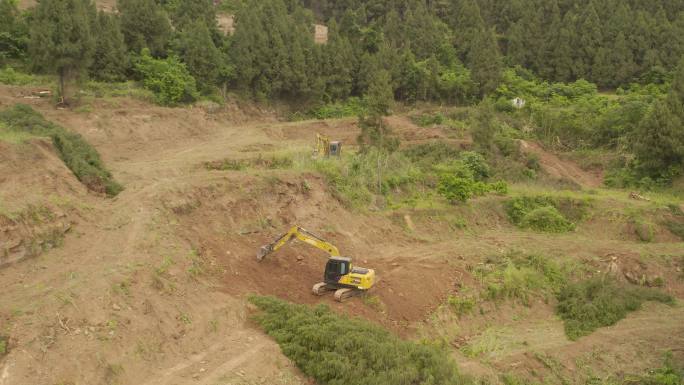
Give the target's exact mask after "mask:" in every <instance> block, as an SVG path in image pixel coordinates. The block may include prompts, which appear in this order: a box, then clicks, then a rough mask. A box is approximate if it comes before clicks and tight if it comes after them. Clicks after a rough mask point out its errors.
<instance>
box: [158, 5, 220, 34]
mask: <svg viewBox="0 0 684 385" xmlns="http://www.w3.org/2000/svg"><path fill="white" fill-rule="evenodd" d="M168 8H170V14H171V20H172V21H173V25H174V27H175V28H176V29H178V30H183V29H188V28H189V27H190V25H191V24H194V23H196V22H197V21H201V22H202V23H203V24H204V25H205V26H206V27H207V28H208V29H209V31H211V32H212V33H213V32H215V31H217V30H218V26H217V21H216V7H215V6H214V2H213V0H177V1H172V2H171V5H170V6H169V7H168Z"/></svg>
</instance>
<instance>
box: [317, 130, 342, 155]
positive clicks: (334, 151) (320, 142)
mask: <svg viewBox="0 0 684 385" xmlns="http://www.w3.org/2000/svg"><path fill="white" fill-rule="evenodd" d="M341 154H342V142H340V141H335V142H331V141H330V138H328V137H327V136H324V135H321V134H316V147H314V156H315V157H319V156H324V157H326V158H327V157H330V156H340V155H341Z"/></svg>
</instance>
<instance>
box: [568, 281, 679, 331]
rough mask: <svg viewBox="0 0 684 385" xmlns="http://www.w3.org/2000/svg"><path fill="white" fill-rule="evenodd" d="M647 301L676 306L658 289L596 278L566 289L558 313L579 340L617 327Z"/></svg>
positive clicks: (574, 284) (569, 285)
mask: <svg viewBox="0 0 684 385" xmlns="http://www.w3.org/2000/svg"><path fill="white" fill-rule="evenodd" d="M645 301H658V302H662V303H667V304H672V303H674V299H673V298H672V297H671V296H670V295H668V294H665V293H663V292H661V291H659V290H656V289H650V288H645V287H633V286H628V285H625V284H621V283H619V282H617V281H616V280H614V279H612V278H607V277H595V278H591V279H587V280H584V281H581V282H577V283H571V284H568V285H567V286H565V287H563V288H562V289H561V291H560V292H559V294H558V306H557V309H556V311H557V313H558V315H559V316H560V317H561V318H562V319H563V321H564V323H565V333H566V334H567V336H568V338H570V339H571V340H576V339H577V338H579V337H582V336H585V335H588V334H590V333H592V332H593V331H594V330H596V329H598V328H600V327H604V326H610V325H614V324H615V323H616V322H618V321H619V320H621V319H623V318H625V316H626V315H627V313H629V312H631V311H635V310H638V309H639V308H640V307H641V304H642V303H643V302H645Z"/></svg>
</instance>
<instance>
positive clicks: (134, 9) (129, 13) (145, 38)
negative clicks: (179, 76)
mask: <svg viewBox="0 0 684 385" xmlns="http://www.w3.org/2000/svg"><path fill="white" fill-rule="evenodd" d="M117 8H118V10H119V14H120V15H121V31H122V32H123V34H124V40H125V42H126V46H127V47H128V49H129V50H131V52H133V53H136V54H138V53H140V51H141V50H142V49H143V48H149V49H150V51H151V53H152V55H154V56H162V55H164V54H165V53H166V44H167V42H168V41H169V38H170V36H171V25H170V24H169V19H168V16H167V15H166V12H164V10H163V9H162V7H161V6H160V5H158V4H157V3H156V2H155V0H118V2H117Z"/></svg>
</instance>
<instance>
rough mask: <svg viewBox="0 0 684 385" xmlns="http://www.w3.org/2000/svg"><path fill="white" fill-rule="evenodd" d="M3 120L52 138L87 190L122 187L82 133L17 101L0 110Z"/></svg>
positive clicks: (112, 190) (15, 127) (116, 190)
mask: <svg viewBox="0 0 684 385" xmlns="http://www.w3.org/2000/svg"><path fill="white" fill-rule="evenodd" d="M0 121H2V122H3V123H4V124H5V125H6V126H7V127H8V129H9V130H12V131H15V132H20V133H23V134H29V135H36V136H47V137H50V138H51V139H52V143H53V144H54V146H55V148H56V149H57V152H58V153H59V155H60V157H61V158H62V160H63V161H64V164H66V166H67V167H68V168H69V169H70V170H71V171H72V172H73V173H74V175H76V178H78V180H79V181H81V183H83V184H84V185H85V186H86V187H88V189H90V190H92V191H96V192H101V193H106V194H107V195H109V196H115V195H117V194H118V193H119V192H121V191H122V190H123V187H122V186H121V185H120V184H119V183H117V182H116V181H115V180H114V178H113V177H112V174H111V173H110V172H109V171H108V170H107V169H106V168H105V166H104V163H103V162H102V160H101V159H100V154H99V153H98V152H97V150H95V148H94V147H92V146H91V145H90V144H89V143H88V142H86V141H85V140H84V139H83V137H82V136H81V135H79V134H77V133H73V132H69V131H67V130H66V129H64V128H63V127H61V126H59V125H56V124H54V123H52V122H49V121H47V120H45V118H43V116H42V115H41V114H40V113H38V112H36V111H34V110H33V109H32V108H31V107H30V106H27V105H24V104H17V105H15V106H14V107H12V108H10V109H7V110H4V111H2V112H0Z"/></svg>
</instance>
